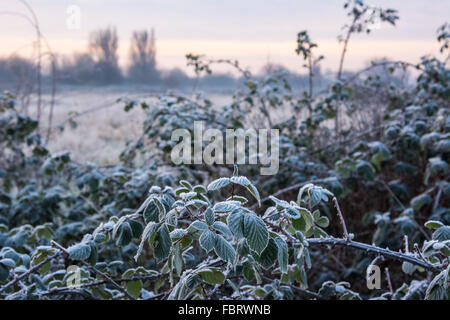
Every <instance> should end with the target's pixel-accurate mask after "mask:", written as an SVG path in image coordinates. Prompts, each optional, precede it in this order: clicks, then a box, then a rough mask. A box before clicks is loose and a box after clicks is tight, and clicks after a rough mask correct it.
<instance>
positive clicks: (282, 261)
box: [275, 237, 289, 273]
mask: <svg viewBox="0 0 450 320" xmlns="http://www.w3.org/2000/svg"><path fill="white" fill-rule="evenodd" d="M275 243H276V245H277V247H278V264H279V265H280V269H281V272H283V273H287V272H288V260H289V252H288V245H287V243H286V241H284V240H283V239H282V238H280V237H277V238H275Z"/></svg>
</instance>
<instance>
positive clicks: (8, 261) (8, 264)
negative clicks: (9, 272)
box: [0, 258, 16, 268]
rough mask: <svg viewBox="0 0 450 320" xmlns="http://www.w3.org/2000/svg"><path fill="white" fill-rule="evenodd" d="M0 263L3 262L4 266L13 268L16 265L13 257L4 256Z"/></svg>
mask: <svg viewBox="0 0 450 320" xmlns="http://www.w3.org/2000/svg"><path fill="white" fill-rule="evenodd" d="M0 263H1V264H3V265H4V266H6V267H10V268H13V267H15V266H16V262H15V261H14V260H13V259H9V258H4V259H1V260H0Z"/></svg>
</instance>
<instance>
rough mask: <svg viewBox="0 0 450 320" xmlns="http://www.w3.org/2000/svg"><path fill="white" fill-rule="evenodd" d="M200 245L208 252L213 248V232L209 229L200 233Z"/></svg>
mask: <svg viewBox="0 0 450 320" xmlns="http://www.w3.org/2000/svg"><path fill="white" fill-rule="evenodd" d="M199 242H200V246H201V247H202V248H203V249H205V250H206V252H210V251H211V250H212V249H213V248H214V243H215V234H214V232H212V231H211V230H206V231H205V232H203V233H202V235H201V236H200V239H199Z"/></svg>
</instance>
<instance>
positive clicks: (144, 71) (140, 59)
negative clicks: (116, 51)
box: [128, 29, 160, 84]
mask: <svg viewBox="0 0 450 320" xmlns="http://www.w3.org/2000/svg"><path fill="white" fill-rule="evenodd" d="M155 42H156V40H155V32H154V30H153V29H152V30H151V32H150V33H149V32H148V31H147V30H141V31H134V32H133V35H132V38H131V45H130V60H131V65H130V67H129V69H128V76H129V77H130V79H131V80H132V81H135V82H142V83H148V84H154V83H157V82H158V81H159V80H160V75H159V72H158V70H157V69H156V45H155Z"/></svg>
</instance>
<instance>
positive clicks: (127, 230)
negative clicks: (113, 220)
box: [116, 222, 133, 246]
mask: <svg viewBox="0 0 450 320" xmlns="http://www.w3.org/2000/svg"><path fill="white" fill-rule="evenodd" d="M132 238H133V230H132V229H131V225H130V224H129V223H128V222H124V223H122V224H121V225H120V227H119V229H118V231H117V236H116V245H117V246H126V245H127V244H129V243H130V241H131V239H132Z"/></svg>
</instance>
